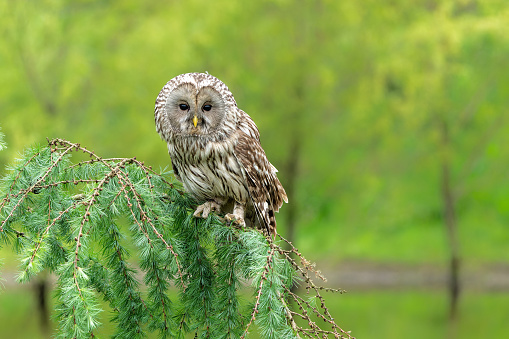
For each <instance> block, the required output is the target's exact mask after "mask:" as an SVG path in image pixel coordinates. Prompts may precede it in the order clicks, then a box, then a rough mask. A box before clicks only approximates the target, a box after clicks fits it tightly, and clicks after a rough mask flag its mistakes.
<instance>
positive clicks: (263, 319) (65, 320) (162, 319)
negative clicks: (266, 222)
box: [0, 139, 353, 339]
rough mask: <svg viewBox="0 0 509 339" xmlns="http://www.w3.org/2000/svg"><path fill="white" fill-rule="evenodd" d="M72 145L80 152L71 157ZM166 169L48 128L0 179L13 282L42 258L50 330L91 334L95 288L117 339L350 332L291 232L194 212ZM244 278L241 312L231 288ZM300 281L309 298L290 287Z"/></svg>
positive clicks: (1, 229) (2, 239)
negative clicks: (14, 265)
mask: <svg viewBox="0 0 509 339" xmlns="http://www.w3.org/2000/svg"><path fill="white" fill-rule="evenodd" d="M76 152H83V153H85V154H87V155H88V156H90V159H89V160H85V161H80V162H77V163H73V162H72V161H71V155H72V154H74V153H76ZM170 178H171V177H170V176H166V174H162V173H161V174H160V173H156V172H155V171H154V170H153V169H152V168H151V167H147V166H146V165H145V164H144V163H143V162H141V161H139V160H137V159H136V158H101V157H100V156H98V155H97V154H96V153H95V152H92V151H90V150H88V149H87V148H86V147H83V146H81V145H80V144H77V143H72V142H69V141H67V140H63V139H54V140H51V141H48V146H47V147H34V148H30V149H27V150H26V152H25V155H24V158H23V159H21V160H18V161H17V162H16V163H15V164H14V165H13V166H12V167H11V168H10V171H9V172H8V173H7V175H6V176H5V177H4V178H3V179H2V181H1V182H0V193H1V196H0V197H2V200H1V201H0V246H1V247H3V246H5V245H9V244H10V242H11V241H12V240H13V244H12V246H13V249H14V251H17V252H18V253H20V254H21V256H22V270H21V273H20V275H19V277H18V280H19V281H22V282H26V281H29V280H30V279H31V278H32V277H33V276H34V275H36V274H37V273H39V272H40V271H42V270H45V269H46V270H49V271H50V272H54V273H55V274H56V275H57V276H58V280H57V286H56V295H57V306H56V317H57V319H58V321H59V329H58V336H59V337H62V338H68V337H72V338H89V337H94V335H95V334H94V331H95V329H96V328H97V327H98V326H99V318H98V317H99V314H100V312H101V311H102V310H101V308H100V307H99V304H98V302H97V297H98V296H102V298H103V299H104V300H105V301H107V302H108V303H109V305H110V307H111V309H112V312H113V314H114V317H113V318H112V321H113V322H115V323H116V325H117V330H116V333H115V335H114V337H117V338H140V337H142V336H143V335H144V334H145V333H146V332H147V331H152V332H153V331H157V332H159V334H160V336H161V337H167V338H169V337H184V336H185V335H187V334H189V333H194V334H195V335H196V336H198V337H203V338H225V339H231V338H247V337H249V331H250V329H252V328H253V323H256V325H257V329H258V330H259V332H260V334H261V336H262V337H264V338H301V337H305V338H327V337H334V338H353V337H352V336H351V335H350V333H349V332H346V331H344V330H343V329H341V328H340V327H339V326H338V325H337V324H336V322H335V320H334V318H333V317H332V315H331V313H330V311H329V309H328V308H327V306H326V304H325V299H324V297H323V296H322V295H321V293H323V292H324V291H325V292H339V293H343V292H344V291H342V290H338V289H332V288H324V287H322V286H318V285H316V284H315V283H314V282H313V280H312V279H311V275H312V274H314V276H315V277H316V278H318V279H320V280H325V278H324V277H323V276H322V275H321V273H320V271H319V270H317V269H316V268H315V265H314V264H312V263H310V262H309V261H308V260H307V259H306V258H305V257H304V256H303V255H302V253H301V252H300V251H299V250H298V249H297V248H295V246H294V245H293V244H292V243H291V242H289V241H288V240H286V239H285V238H284V237H282V236H281V235H278V238H277V239H273V238H271V237H266V236H264V235H263V232H261V231H259V230H253V229H240V228H235V227H234V226H231V225H227V224H225V222H224V219H223V218H222V217H221V216H216V215H214V214H210V215H209V217H208V218H207V219H205V220H204V219H196V218H194V217H193V215H192V212H193V211H194V209H195V208H196V204H197V202H196V201H195V200H194V199H192V198H191V197H189V196H187V195H186V194H185V192H183V191H182V190H181V189H180V188H178V186H177V185H174V184H173V182H172V179H170ZM126 228H128V231H127V230H126ZM276 240H277V241H276ZM130 244H133V245H134V249H133V246H131V245H130ZM280 244H282V245H285V246H286V247H287V248H288V249H283V248H282V247H281V246H280ZM97 251H99V252H98V253H97ZM133 253H134V254H135V257H134V258H133V259H130V256H131V255H132V254H133ZM139 273H142V277H143V279H142V281H141V280H140V281H138V277H139ZM250 282H252V291H253V297H252V304H251V305H252V307H251V308H250V311H246V312H245V313H244V314H243V312H242V311H241V310H242V309H243V305H242V302H241V301H240V298H239V293H240V292H239V290H240V288H241V286H242V285H249V284H250ZM300 282H301V283H302V284H303V285H304V287H305V289H306V291H307V293H310V292H312V294H313V298H314V300H316V301H317V303H319V306H315V305H314V303H313V302H311V301H308V300H305V299H303V298H302V297H301V296H299V295H298V294H297V293H296V292H295V291H294V290H292V286H296V285H297V284H299V283H300ZM172 288H173V289H175V288H176V289H178V290H179V297H178V298H170V295H171V293H169V292H170V289H172ZM316 319H320V321H323V322H324V323H325V325H326V326H327V328H321V327H320V326H318V324H317V323H316Z"/></svg>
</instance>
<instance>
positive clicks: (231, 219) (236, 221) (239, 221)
mask: <svg viewBox="0 0 509 339" xmlns="http://www.w3.org/2000/svg"><path fill="white" fill-rule="evenodd" d="M224 218H225V219H226V222H227V224H228V225H233V226H239V227H242V228H244V227H246V222H245V221H244V218H243V217H241V216H238V215H235V214H231V213H228V214H227V215H225V216H224Z"/></svg>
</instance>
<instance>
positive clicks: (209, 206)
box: [193, 200, 221, 219]
mask: <svg viewBox="0 0 509 339" xmlns="http://www.w3.org/2000/svg"><path fill="white" fill-rule="evenodd" d="M212 211H214V212H216V213H220V212H221V205H219V204H218V203H217V202H215V201H213V200H211V201H207V202H205V203H203V204H201V205H200V206H198V207H196V211H194V213H193V215H194V217H195V218H203V219H207V217H208V216H209V214H210V212H212Z"/></svg>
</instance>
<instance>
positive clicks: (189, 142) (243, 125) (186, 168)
mask: <svg viewBox="0 0 509 339" xmlns="http://www.w3.org/2000/svg"><path fill="white" fill-rule="evenodd" d="M155 122H156V130H157V132H158V133H159V135H160V136H161V138H162V139H163V140H164V141H166V143H167V145H168V153H169V154H170V157H171V164H172V167H173V173H174V174H175V176H176V177H177V179H178V180H179V181H181V182H182V184H183V185H184V188H185V189H186V190H187V191H188V192H189V193H190V194H191V195H192V196H193V197H194V198H196V199H197V200H199V201H201V202H203V203H202V205H200V206H198V207H197V209H196V211H195V212H194V216H195V217H202V218H206V217H207V216H208V215H209V213H210V212H211V211H212V210H214V211H216V212H221V210H223V211H224V212H227V211H232V213H228V214H227V215H226V218H227V219H229V220H233V219H234V220H235V222H237V223H238V224H240V225H242V226H245V225H246V222H247V223H248V226H259V227H262V228H263V229H265V230H267V232H268V234H273V235H275V234H276V219H275V216H274V212H277V211H278V210H279V208H280V207H281V205H283V201H285V202H288V198H287V196H286V192H285V190H284V188H283V186H282V185H281V183H280V182H279V180H278V178H277V176H276V172H277V170H276V168H275V167H274V166H272V164H271V163H270V162H269V161H268V160H267V156H266V155H265V152H264V150H263V148H262V146H261V145H260V133H259V132H258V128H257V127H256V125H255V123H254V122H253V120H252V119H251V117H250V116H249V115H247V114H246V113H245V112H244V111H242V110H241V109H239V108H238V107H237V103H236V102H235V99H234V98H233V95H232V93H231V92H230V90H229V89H228V87H226V85H225V84H224V83H223V82H222V81H221V80H219V79H217V78H215V77H213V76H212V75H209V74H205V73H186V74H181V75H179V76H177V77H175V78H173V79H171V80H170V81H168V83H166V85H165V86H164V87H163V89H162V90H161V92H160V93H159V96H158V97H157V99H156V103H155Z"/></svg>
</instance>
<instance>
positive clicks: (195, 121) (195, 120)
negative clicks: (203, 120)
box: [193, 115, 198, 127]
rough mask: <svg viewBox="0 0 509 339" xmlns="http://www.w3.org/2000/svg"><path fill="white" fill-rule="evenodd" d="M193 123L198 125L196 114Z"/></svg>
mask: <svg viewBox="0 0 509 339" xmlns="http://www.w3.org/2000/svg"><path fill="white" fill-rule="evenodd" d="M193 125H194V127H196V125H198V117H197V116H196V115H195V116H194V118H193Z"/></svg>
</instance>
